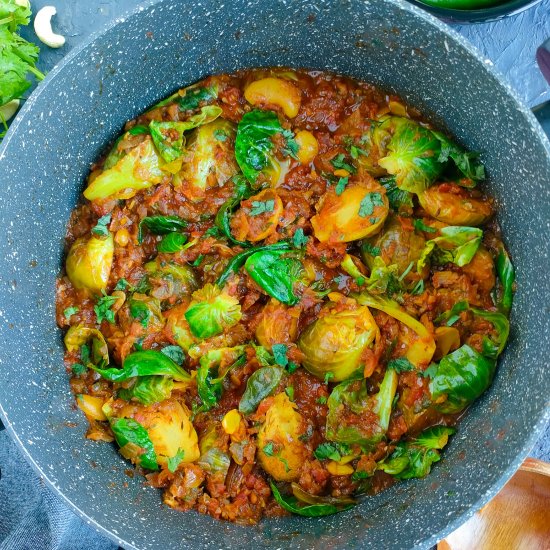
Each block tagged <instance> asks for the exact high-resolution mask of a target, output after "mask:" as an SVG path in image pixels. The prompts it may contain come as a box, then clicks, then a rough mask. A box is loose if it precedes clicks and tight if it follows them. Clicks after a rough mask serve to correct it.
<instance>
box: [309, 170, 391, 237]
mask: <svg viewBox="0 0 550 550" xmlns="http://www.w3.org/2000/svg"><path fill="white" fill-rule="evenodd" d="M388 211H389V205H388V199H387V197H386V190H385V189H384V188H383V187H382V186H381V185H379V184H378V183H376V182H375V181H374V180H372V182H368V185H366V186H364V185H360V184H355V185H354V184H348V185H347V186H346V188H345V189H344V190H343V192H342V193H340V194H339V195H338V194H337V193H336V191H335V190H334V189H331V190H329V191H328V192H327V193H326V194H325V195H324V197H323V198H322V199H321V202H320V204H318V205H317V214H316V215H315V216H313V218H311V225H312V226H313V230H314V231H315V236H316V237H317V238H318V239H319V240H320V241H321V242H350V241H356V240H358V239H363V238H365V237H368V236H370V235H374V234H375V233H377V232H378V231H380V229H382V226H383V225H384V221H385V220H386V217H387V215H388Z"/></svg>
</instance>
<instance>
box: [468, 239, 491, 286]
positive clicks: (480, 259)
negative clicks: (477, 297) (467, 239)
mask: <svg viewBox="0 0 550 550" xmlns="http://www.w3.org/2000/svg"><path fill="white" fill-rule="evenodd" d="M462 271H463V272H464V273H466V274H467V275H468V276H469V277H470V279H472V281H473V282H474V283H476V284H477V286H478V288H480V289H481V290H482V291H483V292H490V291H491V290H492V289H493V288H495V285H496V276H495V262H494V260H493V256H492V255H491V253H490V252H489V251H488V250H487V249H486V248H485V247H484V246H483V245H480V247H479V248H478V249H477V252H476V253H475V254H474V257H473V258H472V259H471V261H470V263H468V264H466V265H464V266H462Z"/></svg>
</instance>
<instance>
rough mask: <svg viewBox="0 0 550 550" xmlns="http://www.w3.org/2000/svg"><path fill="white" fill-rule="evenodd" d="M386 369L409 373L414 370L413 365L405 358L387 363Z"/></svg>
mask: <svg viewBox="0 0 550 550" xmlns="http://www.w3.org/2000/svg"><path fill="white" fill-rule="evenodd" d="M387 368H388V369H393V370H394V371H395V372H398V373H399V372H409V371H413V370H415V367H414V365H413V364H412V363H411V362H410V361H409V360H408V359H407V358H406V357H399V358H397V359H392V360H391V361H388V366H387Z"/></svg>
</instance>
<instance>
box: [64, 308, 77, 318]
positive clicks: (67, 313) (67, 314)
mask: <svg viewBox="0 0 550 550" xmlns="http://www.w3.org/2000/svg"><path fill="white" fill-rule="evenodd" d="M79 311H80V310H79V309H78V308H77V307H76V306H71V307H68V308H65V311H63V315H64V316H65V319H67V321H68V320H69V319H70V318H71V317H72V316H73V315H74V314H75V313H78V312H79Z"/></svg>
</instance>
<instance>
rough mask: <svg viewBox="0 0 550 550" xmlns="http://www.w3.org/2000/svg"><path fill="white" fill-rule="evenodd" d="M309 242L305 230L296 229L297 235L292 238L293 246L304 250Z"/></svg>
mask: <svg viewBox="0 0 550 550" xmlns="http://www.w3.org/2000/svg"><path fill="white" fill-rule="evenodd" d="M308 241H309V237H307V236H306V235H304V230H303V229H302V228H301V227H299V228H298V229H296V233H294V236H293V237H292V244H293V245H294V246H295V247H296V248H304V247H305V246H306V244H307V242H308Z"/></svg>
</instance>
